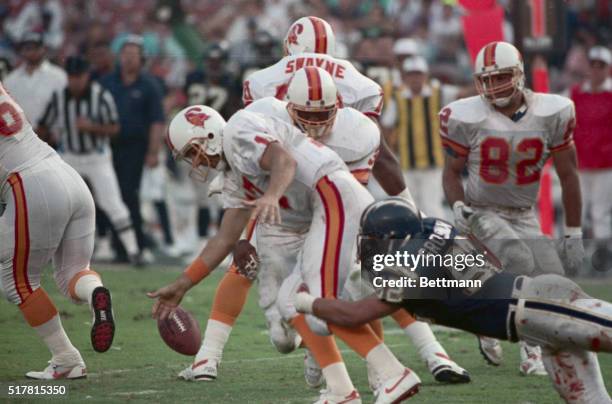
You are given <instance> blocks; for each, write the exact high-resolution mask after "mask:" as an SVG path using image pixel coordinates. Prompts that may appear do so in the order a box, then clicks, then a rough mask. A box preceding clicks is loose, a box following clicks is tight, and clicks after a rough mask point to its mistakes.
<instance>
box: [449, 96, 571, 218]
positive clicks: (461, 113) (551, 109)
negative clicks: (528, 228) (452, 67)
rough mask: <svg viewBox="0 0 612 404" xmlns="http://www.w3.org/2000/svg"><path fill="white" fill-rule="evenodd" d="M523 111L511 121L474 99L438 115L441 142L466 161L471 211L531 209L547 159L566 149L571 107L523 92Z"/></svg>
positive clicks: (562, 100)
mask: <svg viewBox="0 0 612 404" xmlns="http://www.w3.org/2000/svg"><path fill="white" fill-rule="evenodd" d="M525 99H526V110H523V111H520V110H519V114H523V115H522V116H521V117H520V118H518V119H517V118H515V119H514V120H513V119H510V118H508V117H507V116H505V115H503V114H501V113H499V112H497V111H496V110H495V109H493V108H492V107H491V106H490V105H489V104H488V103H487V102H486V101H484V100H483V99H482V98H480V97H479V96H476V97H470V98H466V99H462V100H458V101H455V102H452V103H450V104H449V105H448V106H447V107H445V108H443V109H442V111H441V112H440V131H441V136H442V142H443V144H444V146H445V147H446V148H447V149H450V150H452V151H454V152H455V153H456V154H458V155H461V156H466V157H467V167H468V181H467V186H466V190H465V197H466V201H467V202H468V203H470V204H472V205H474V206H492V207H511V208H530V207H532V206H533V205H534V203H535V201H536V198H537V195H538V189H539V185H540V173H541V170H542V167H543V166H544V163H545V162H546V160H547V159H548V158H549V157H550V155H551V153H554V152H556V151H560V150H563V149H565V148H567V147H571V146H572V144H573V128H574V125H575V112H574V104H573V102H572V101H571V100H569V99H568V98H565V97H561V96H558V95H553V94H542V93H533V92H531V91H528V90H527V91H525Z"/></svg>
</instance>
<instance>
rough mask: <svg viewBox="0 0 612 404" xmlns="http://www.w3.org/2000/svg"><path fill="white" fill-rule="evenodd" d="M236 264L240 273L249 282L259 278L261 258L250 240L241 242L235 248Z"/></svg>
mask: <svg viewBox="0 0 612 404" xmlns="http://www.w3.org/2000/svg"><path fill="white" fill-rule="evenodd" d="M234 263H235V264H236V267H237V268H238V273H239V274H240V275H242V276H244V277H245V278H247V279H249V280H251V281H252V280H254V279H255V278H256V277H257V269H258V268H259V256H258V255H257V251H256V250H255V247H253V245H252V244H251V243H250V242H249V241H248V240H240V241H238V242H237V243H236V246H235V247H234Z"/></svg>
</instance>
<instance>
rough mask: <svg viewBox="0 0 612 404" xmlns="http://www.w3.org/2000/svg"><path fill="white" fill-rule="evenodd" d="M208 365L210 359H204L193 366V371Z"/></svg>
mask: <svg viewBox="0 0 612 404" xmlns="http://www.w3.org/2000/svg"><path fill="white" fill-rule="evenodd" d="M207 363H208V359H204V360H201V361H199V362H198V363H194V364H193V365H191V370H194V369H195V368H197V367H200V366H202V365H206V364H207Z"/></svg>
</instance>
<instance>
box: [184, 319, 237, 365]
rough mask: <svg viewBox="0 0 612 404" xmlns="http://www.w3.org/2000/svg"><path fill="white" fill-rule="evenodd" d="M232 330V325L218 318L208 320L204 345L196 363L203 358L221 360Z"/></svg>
mask: <svg viewBox="0 0 612 404" xmlns="http://www.w3.org/2000/svg"><path fill="white" fill-rule="evenodd" d="M231 332H232V326H230V325H227V324H225V323H222V322H220V321H217V320H208V323H207V325H206V331H204V338H203V339H202V346H201V347H200V350H199V351H198V354H197V355H196V357H195V359H194V361H193V362H194V363H197V362H200V361H201V360H203V359H209V358H215V359H217V360H218V361H219V362H220V361H221V357H222V356H223V348H224V347H225V344H226V343H227V340H228V338H229V336H230V333H231Z"/></svg>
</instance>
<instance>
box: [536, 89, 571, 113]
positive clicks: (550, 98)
mask: <svg viewBox="0 0 612 404" xmlns="http://www.w3.org/2000/svg"><path fill="white" fill-rule="evenodd" d="M531 97H532V104H533V114H534V115H536V116H551V115H555V114H558V113H559V112H561V111H563V110H564V109H566V108H568V107H571V106H572V104H573V101H572V100H570V99H569V98H567V97H563V96H561V95H557V94H545V93H532V94H531Z"/></svg>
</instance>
